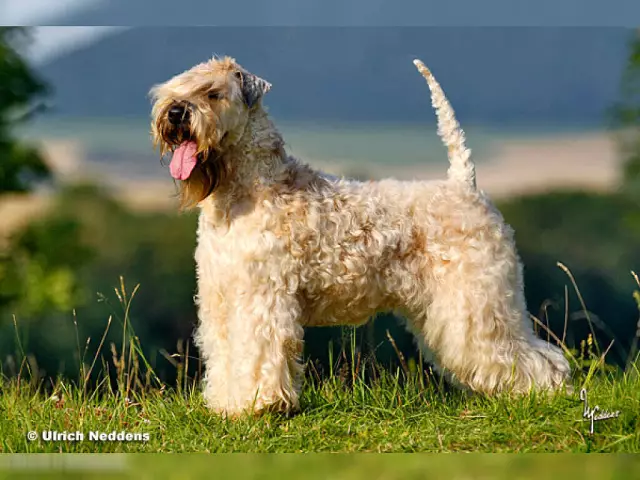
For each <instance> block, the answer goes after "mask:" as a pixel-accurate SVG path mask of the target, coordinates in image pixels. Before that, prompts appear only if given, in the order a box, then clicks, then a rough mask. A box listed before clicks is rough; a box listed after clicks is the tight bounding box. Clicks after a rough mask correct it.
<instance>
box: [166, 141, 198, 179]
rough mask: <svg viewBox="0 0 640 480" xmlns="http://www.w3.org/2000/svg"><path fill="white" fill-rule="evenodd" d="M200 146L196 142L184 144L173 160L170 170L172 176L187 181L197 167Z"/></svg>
mask: <svg viewBox="0 0 640 480" xmlns="http://www.w3.org/2000/svg"><path fill="white" fill-rule="evenodd" d="M197 150H198V145H197V144H196V142H193V141H187V142H182V143H181V144H180V146H179V147H178V148H176V150H175V152H173V157H172V158H171V164H170V165H169V170H170V171H171V176H172V177H173V178H175V179H177V180H186V179H187V178H189V175H191V172H193V169H194V168H195V167H196V164H197V163H198V160H197V159H196V152H197Z"/></svg>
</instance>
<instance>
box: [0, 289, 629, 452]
mask: <svg viewBox="0 0 640 480" xmlns="http://www.w3.org/2000/svg"><path fill="white" fill-rule="evenodd" d="M135 292H136V289H134V290H133V292H132V293H128V292H127V291H126V289H125V286H124V282H121V286H120V289H118V290H117V291H116V294H117V296H118V298H119V300H120V303H121V306H122V312H123V317H122V326H123V330H122V341H121V344H120V347H119V348H116V346H115V345H113V344H112V345H111V346H110V355H109V357H110V358H111V360H110V361H109V362H110V363H109V364H108V363H107V361H106V360H104V358H103V357H99V355H100V353H101V350H107V347H106V346H104V345H103V344H104V343H105V342H104V338H106V332H105V337H103V341H102V342H101V343H100V347H99V348H98V352H97V353H96V356H95V357H94V358H93V359H88V360H87V359H85V358H84V356H82V355H81V347H80V345H81V342H80V340H79V339H78V342H77V344H78V356H79V358H81V359H82V362H81V366H80V372H79V378H80V381H79V382H75V383H74V382H69V381H67V380H65V379H59V380H58V381H57V382H53V383H52V384H51V385H46V384H44V383H43V382H41V381H40V380H38V378H37V374H36V372H35V371H34V369H33V368H32V366H31V364H30V363H29V362H28V361H27V357H26V356H25V355H24V352H22V356H23V362H22V367H21V369H20V372H19V373H18V375H17V376H14V377H12V378H3V379H2V380H1V381H0V419H1V420H0V452H5V453H7V452H13V453H15V452H640V362H639V361H638V358H637V357H635V355H636V354H635V353H634V358H635V361H633V362H630V363H629V364H628V365H627V368H626V369H625V371H624V372H623V371H621V370H616V369H612V368H611V367H607V366H606V365H605V364H604V359H605V356H606V354H607V352H608V350H609V348H606V349H604V348H603V349H601V348H600V347H599V346H598V345H597V344H595V343H594V342H593V341H592V340H591V338H592V337H591V336H590V337H589V339H587V341H585V342H584V344H583V346H584V348H583V349H582V351H580V352H569V351H567V352H566V353H567V356H568V357H569V358H570V359H571V362H572V363H573V364H574V367H575V370H576V372H577V373H576V374H575V375H574V378H573V381H572V382H573V386H574V388H575V392H574V393H572V394H566V393H558V394H555V395H553V396H545V395H540V394H535V393H532V394H530V395H528V396H524V397H509V396H508V395H502V396H498V397H494V398H488V397H484V396H481V395H473V394H469V393H465V392H460V391H454V390H451V389H449V388H447V387H446V386H445V385H444V384H443V383H442V382H441V381H438V380H436V379H435V377H434V376H433V375H431V374H429V373H428V372H425V371H424V370H421V369H417V368H416V367H415V362H405V361H404V359H402V358H401V361H402V365H403V368H401V369H399V370H398V371H397V372H389V371H385V370H383V369H381V368H378V367H376V366H375V365H373V366H371V365H369V366H370V367H373V373H374V375H372V376H369V377H368V378H367V379H365V376H364V373H363V372H365V370H366V371H368V372H371V371H372V369H371V368H368V369H365V368H363V363H364V362H361V361H360V358H359V357H358V356H357V355H356V354H355V353H354V352H355V340H354V343H352V344H351V345H350V346H348V350H349V352H347V354H346V355H345V356H344V357H343V363H342V364H341V365H338V368H336V369H335V371H334V372H331V374H330V375H329V377H328V378H325V379H321V378H320V377H319V376H314V375H312V373H313V369H308V371H309V373H310V374H309V375H308V379H307V381H306V383H305V386H304V389H303V392H302V396H301V407H302V408H301V412H300V413H298V414H296V415H293V416H291V417H286V416H283V415H277V414H265V415H263V416H259V417H253V416H245V417H241V418H238V419H235V420H228V419H224V418H221V417H220V416H217V415H214V414H212V413H211V412H209V411H208V410H207V408H206V407H205V405H204V404H203V400H202V396H201V394H200V392H199V388H198V384H197V381H195V380H194V379H192V378H189V377H188V376H187V375H184V374H183V373H181V372H185V371H189V369H188V368H187V367H188V365H186V361H187V360H188V359H189V355H188V352H187V353H185V354H183V355H182V356H177V357H176V358H174V360H175V364H176V366H177V367H178V373H179V375H178V382H177V386H175V387H170V386H168V385H163V384H162V383H161V382H160V381H159V380H158V379H157V378H156V376H155V373H154V372H153V370H152V369H151V367H150V366H149V365H148V363H147V361H146V359H145V358H144V356H143V355H142V349H141V346H140V345H139V342H138V339H137V337H136V336H135V333H134V332H133V329H132V327H131V322H130V321H129V319H128V312H129V308H130V305H131V302H132V301H133V298H134V296H135ZM636 298H637V300H638V302H639V306H640V296H637V297H636ZM16 333H17V332H16ZM16 337H17V338H19V335H16ZM17 343H18V347H19V349H20V350H22V346H21V345H20V342H19V341H18V342H17ZM600 352H602V353H600ZM100 358H102V364H101V366H102V372H108V371H111V372H112V375H111V377H110V378H111V381H109V379H108V377H107V375H106V374H103V375H102V376H101V377H98V378H102V381H101V382H99V383H98V385H97V386H95V385H94V386H90V384H89V382H88V379H89V378H96V377H95V375H94V376H93V377H92V374H93V373H95V371H96V369H97V368H98V367H99V366H100V364H99V362H98V360H99V359H100ZM45 387H46V388H45ZM581 388H586V389H587V391H588V396H589V404H590V405H591V406H592V407H593V406H594V405H598V406H599V407H600V408H601V409H604V410H608V411H620V415H619V417H617V418H612V419H608V420H603V421H599V422H596V424H595V433H594V434H593V435H591V434H590V433H589V423H588V422H587V421H584V420H583V418H582V414H583V403H582V402H581V401H580V398H579V391H580V389H581ZM49 430H50V431H57V432H76V431H78V432H81V433H84V435H85V438H84V441H45V440H43V439H42V434H43V432H45V431H49ZM92 431H95V432H101V433H106V434H108V433H110V432H125V433H130V434H148V440H147V441H119V440H118V439H116V440H114V441H92V440H90V438H89V432H92ZM28 432H37V434H38V435H37V436H38V437H39V438H37V439H36V440H34V441H30V440H28V438H27V434H28Z"/></svg>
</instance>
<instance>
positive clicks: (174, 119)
mask: <svg viewBox="0 0 640 480" xmlns="http://www.w3.org/2000/svg"><path fill="white" fill-rule="evenodd" d="M167 117H168V118H169V123H171V124H172V125H180V124H181V123H183V122H186V121H187V120H188V119H189V110H187V109H186V108H185V107H184V106H183V105H176V106H175V107H171V108H170V109H169V113H168V114H167Z"/></svg>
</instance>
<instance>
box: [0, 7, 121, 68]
mask: <svg viewBox="0 0 640 480" xmlns="http://www.w3.org/2000/svg"><path fill="white" fill-rule="evenodd" d="M104 1H105V0H55V1H52V0H0V18H1V19H2V21H1V23H2V24H3V25H55V24H56V23H57V21H59V19H60V18H63V17H64V16H66V15H68V14H70V13H74V12H78V11H81V10H83V9H92V8H95V7H97V6H98V5H99V4H100V3H101V2H104ZM121 28H122V27H103V26H100V27H91V26H86V27H62V26H39V27H36V28H34V30H33V31H32V37H33V41H32V43H31V45H30V46H29V48H28V50H27V51H26V52H25V55H26V56H27V58H28V59H29V60H30V61H31V62H33V63H34V64H40V63H46V62H48V61H51V60H53V59H54V58H56V57H57V56H58V55H63V54H65V53H67V52H68V51H70V50H72V49H74V48H81V47H83V46H86V45H88V44H91V43H93V42H95V41H97V40H99V39H101V38H103V37H104V36H106V35H110V34H113V33H114V32H117V31H118V30H119V29H121Z"/></svg>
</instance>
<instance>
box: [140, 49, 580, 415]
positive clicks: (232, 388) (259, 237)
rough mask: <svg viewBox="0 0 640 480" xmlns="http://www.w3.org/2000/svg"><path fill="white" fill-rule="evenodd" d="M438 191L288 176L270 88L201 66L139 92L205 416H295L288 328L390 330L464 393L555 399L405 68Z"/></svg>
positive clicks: (511, 252) (232, 64)
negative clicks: (444, 168) (381, 324)
mask: <svg viewBox="0 0 640 480" xmlns="http://www.w3.org/2000/svg"><path fill="white" fill-rule="evenodd" d="M414 63H415V65H416V67H417V68H418V70H419V72H420V73H421V74H422V76H423V77H424V79H426V82H427V84H428V86H429V88H430V91H431V98H432V103H433V107H434V109H435V111H436V116H437V119H438V133H439V136H440V137H441V139H442V140H443V142H444V144H445V145H446V147H447V149H448V159H449V162H450V167H449V169H448V173H447V178H445V179H441V180H437V181H430V182H417V181H413V182H403V181H397V180H393V179H385V180H382V181H378V182H357V181H352V180H348V179H344V178H337V177H332V176H330V175H327V174H324V173H322V172H319V171H316V170H314V169H312V168H311V167H309V166H308V165H306V164H304V163H301V162H299V161H298V160H297V159H295V158H293V157H292V156H290V155H288V154H287V153H286V151H285V148H284V146H285V143H284V140H283V138H282V135H281V134H280V133H279V132H278V130H277V128H276V127H275V125H274V123H273V122H272V120H271V119H270V117H269V116H268V114H267V111H266V110H265V108H264V107H263V105H262V100H263V97H264V95H265V94H266V93H267V92H268V91H269V90H270V88H271V84H270V83H269V82H267V81H266V80H264V79H262V78H260V77H258V76H256V75H254V74H252V73H250V72H249V71H247V70H246V69H244V68H243V67H242V66H240V65H239V64H238V63H237V62H236V61H235V60H234V59H232V58H229V57H224V58H218V57H214V58H213V59H211V60H210V61H207V62H204V63H201V64H199V65H196V66H194V67H193V68H191V69H190V70H187V71H185V72H184V73H181V74H179V75H177V76H175V77H173V78H171V79H170V80H168V81H167V82H165V83H162V84H158V85H156V86H154V87H153V88H152V89H151V92H150V95H151V97H152V102H153V107H152V122H151V134H152V137H153V140H154V144H155V145H156V147H159V150H160V154H161V155H162V156H164V155H165V154H168V153H171V154H172V159H171V163H170V171H171V175H172V176H173V177H174V178H175V179H176V180H177V182H178V185H179V196H180V204H181V208H182V209H191V208H194V207H197V208H199V211H200V213H199V220H198V228H197V238H198V240H197V247H196V250H195V260H196V264H197V267H196V274H197V284H198V287H197V295H196V296H195V302H196V305H197V308H198V318H199V321H198V327H197V330H196V334H195V340H196V343H197V345H198V347H199V348H200V351H201V355H202V358H203V361H204V365H205V375H204V379H203V391H204V398H205V401H206V403H207V405H208V406H209V407H210V408H211V409H212V410H213V411H215V412H219V413H221V414H223V415H226V416H229V415H230V416H236V415H240V414H243V413H245V412H249V413H251V412H253V413H260V412H264V411H278V412H293V411H295V410H297V409H299V393H300V389H301V383H302V376H303V375H302V374H303V367H302V362H301V360H302V352H303V327H305V326H333V325H361V324H363V323H365V322H366V321H367V320H368V319H369V318H371V317H372V316H373V315H374V314H375V313H377V312H381V311H393V312H396V313H398V314H400V315H402V317H403V318H405V319H406V323H407V328H408V329H409V330H410V331H411V332H413V333H414V334H415V336H416V339H417V343H418V345H419V347H420V348H421V350H422V352H423V353H424V356H425V358H426V359H427V360H429V361H430V362H431V363H432V364H433V365H434V366H435V367H436V369H437V370H438V371H440V372H442V373H443V374H444V375H445V376H446V378H448V379H449V380H450V381H451V382H453V383H454V385H457V386H459V387H461V388H465V389H468V390H471V391H474V392H480V393H483V394H487V395H495V394H498V393H500V392H514V393H516V394H523V393H527V392H529V391H531V390H532V389H537V390H541V391H557V390H559V389H560V388H561V387H562V386H563V385H565V384H566V380H567V378H568V376H569V374H570V368H569V364H568V362H567V360H566V359H565V357H564V355H563V353H562V351H561V349H560V348H558V347H556V346H554V345H550V344H548V343H547V342H544V341H543V340H542V339H540V338H538V337H537V336H536V335H535V333H534V331H533V328H532V324H531V320H530V319H529V317H528V313H527V309H526V304H525V298H524V286H523V273H522V265H521V262H520V260H519V257H518V254H517V251H516V247H515V244H514V238H513V231H512V229H511V228H510V227H509V226H508V225H506V224H505V222H504V220H503V218H502V216H501V214H500V213H499V211H498V210H497V209H496V208H495V207H494V206H493V204H492V203H491V202H490V200H489V199H488V198H487V196H486V195H485V194H484V193H483V192H482V191H481V190H479V189H478V188H477V186H476V178H475V169H474V164H473V162H472V161H471V158H470V150H468V149H467V148H466V146H465V136H464V132H463V130H462V129H461V128H460V126H459V124H458V122H457V120H456V118H455V115H454V111H453V109H452V108H451V106H450V104H449V102H448V100H447V98H446V96H445V94H444V92H443V90H442V88H441V87H440V85H439V84H438V82H437V81H436V79H435V78H434V76H433V75H432V74H431V72H430V71H429V70H428V69H427V67H426V66H425V65H424V64H423V63H422V62H421V61H419V60H416V61H415V62H414Z"/></svg>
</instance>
